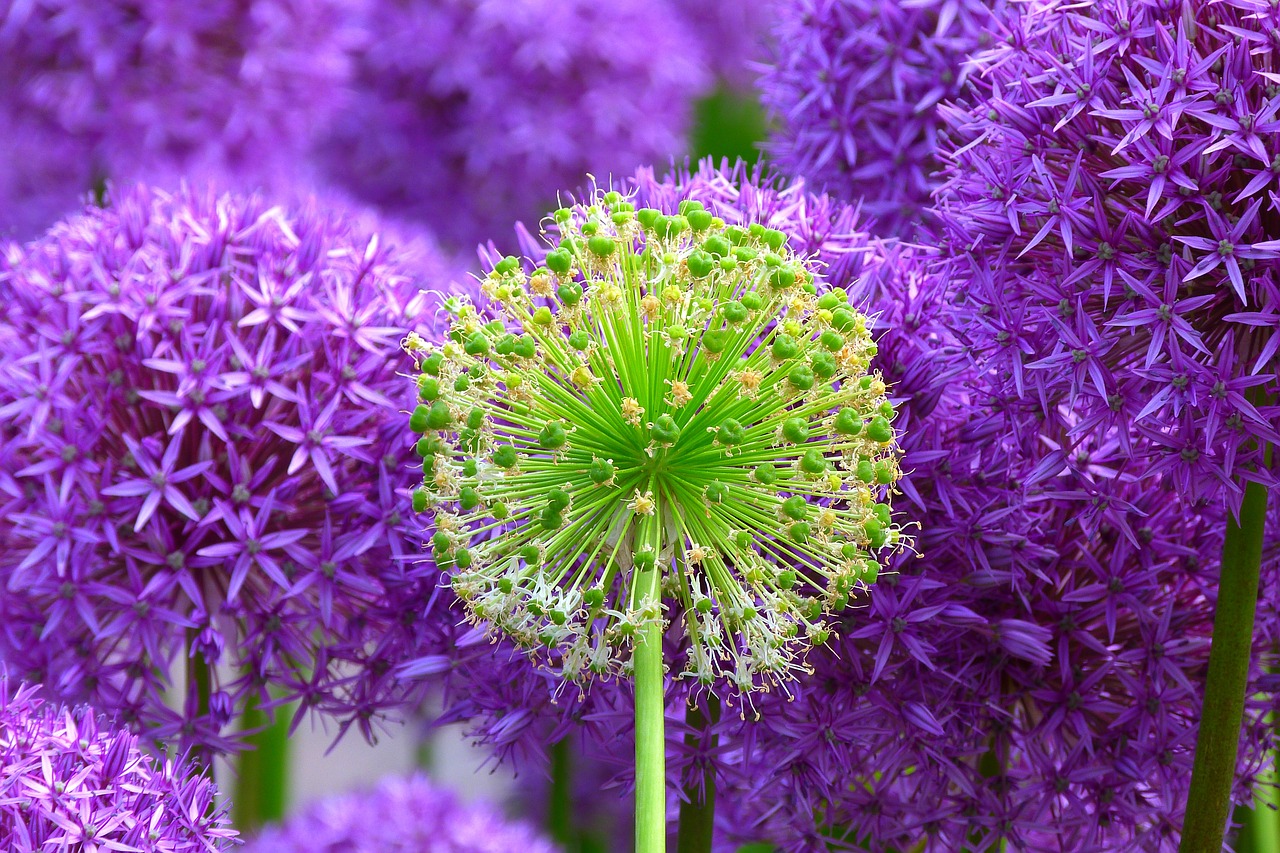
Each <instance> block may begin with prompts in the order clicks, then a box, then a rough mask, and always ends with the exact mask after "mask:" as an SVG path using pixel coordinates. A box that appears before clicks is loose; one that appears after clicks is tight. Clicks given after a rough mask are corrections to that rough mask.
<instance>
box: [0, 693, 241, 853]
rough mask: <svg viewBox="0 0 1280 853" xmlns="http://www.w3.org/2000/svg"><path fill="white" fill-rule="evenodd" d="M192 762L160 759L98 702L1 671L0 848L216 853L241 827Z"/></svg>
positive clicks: (15, 851)
mask: <svg viewBox="0 0 1280 853" xmlns="http://www.w3.org/2000/svg"><path fill="white" fill-rule="evenodd" d="M215 793H216V792H215V790H214V787H213V783H212V782H210V781H209V780H208V779H207V778H206V777H205V776H203V775H202V774H201V773H200V772H199V771H197V770H194V769H193V768H191V767H190V766H189V765H187V764H186V763H185V762H184V761H181V760H174V759H171V758H168V759H164V760H163V761H161V760H158V759H155V758H153V757H151V756H150V755H147V754H146V753H144V752H141V751H140V750H139V749H138V746H137V738H136V737H135V736H134V735H131V734H129V733H127V732H123V731H120V730H118V729H115V728H114V727H113V726H111V725H110V724H109V723H108V722H107V720H106V719H105V718H104V717H98V716H97V715H95V713H94V712H93V710H92V709H90V708H83V707H82V708H75V709H68V708H64V707H56V706H53V705H45V704H43V703H42V702H41V700H40V699H38V698H37V697H36V691H35V689H34V688H31V687H24V686H18V687H17V689H16V690H14V691H12V692H11V691H10V687H9V682H8V679H7V678H6V677H4V676H2V675H0V847H3V848H4V849H5V850H8V851H12V853H45V852H46V851H54V850H62V851H68V853H70V851H78V853H79V851H83V853H108V851H119V850H136V851H143V853H215V851H219V850H230V849H232V846H233V844H234V839H235V837H236V832H235V830H233V829H232V828H231V823H230V821H229V820H228V818H227V814H226V809H225V808H224V807H219V806H218V805H217V803H216V802H215V799H214V798H215Z"/></svg>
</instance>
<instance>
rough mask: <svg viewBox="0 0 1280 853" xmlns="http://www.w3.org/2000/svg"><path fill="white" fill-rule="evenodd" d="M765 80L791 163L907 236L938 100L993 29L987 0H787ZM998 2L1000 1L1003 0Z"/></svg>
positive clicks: (766, 97)
mask: <svg viewBox="0 0 1280 853" xmlns="http://www.w3.org/2000/svg"><path fill="white" fill-rule="evenodd" d="M776 5H777V9H776V10H775V12H774V22H773V40H772V51H773V56H772V59H771V61H770V62H769V63H767V64H766V65H765V66H764V67H763V73H762V75H761V77H760V81H759V88H760V91H761V98H762V101H763V103H764V105H765V107H766V108H768V110H769V111H770V112H771V113H772V114H773V116H774V117H775V119H777V121H778V129H777V131H776V132H775V134H774V136H773V138H772V139H771V140H770V142H769V143H768V145H767V149H766V150H767V151H768V153H769V154H770V155H771V156H772V158H773V160H774V162H775V163H776V164H777V165H778V166H779V167H780V168H781V169H782V170H783V171H784V172H786V173H788V174H791V175H803V176H804V177H805V178H807V179H808V180H810V181H811V182H813V184H814V185H815V186H818V187H822V188H825V189H826V190H827V191H828V192H830V193H832V194H833V195H835V196H838V197H840V198H843V199H845V200H846V201H857V200H861V201H862V205H863V211H864V212H865V213H867V214H869V215H870V216H871V217H873V218H874V220H875V221H874V225H873V229H874V230H875V231H876V232H877V233H880V234H884V235H886V236H888V235H900V236H904V237H910V236H912V235H913V234H914V233H915V230H916V227H917V226H918V225H919V224H920V222H921V221H922V219H923V213H922V211H923V210H924V209H925V208H926V207H927V206H928V203H929V196H930V193H931V191H932V190H933V188H934V187H935V186H936V184H937V182H936V180H935V179H934V177H933V173H934V172H935V171H936V170H937V168H938V162H937V157H936V151H935V149H936V147H937V143H938V128H939V125H940V121H939V119H938V116H937V109H938V105H939V104H940V103H942V102H943V101H946V100H948V99H951V98H954V97H956V95H958V94H959V93H960V92H961V91H962V90H963V86H964V81H965V77H966V70H965V69H966V66H965V62H966V59H967V57H968V54H969V53H970V52H971V51H974V50H976V49H978V48H979V47H981V46H983V45H984V44H986V43H988V42H989V41H990V38H991V34H992V32H993V25H992V15H991V12H990V7H992V6H993V3H992V2H989V0H925V2H913V0H784V2H781V3H778V4H776ZM995 5H1001V4H1000V2H999V0H997V3H996V4H995Z"/></svg>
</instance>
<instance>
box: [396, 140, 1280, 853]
mask: <svg viewBox="0 0 1280 853" xmlns="http://www.w3.org/2000/svg"><path fill="white" fill-rule="evenodd" d="M618 189H620V190H623V191H625V192H627V193H632V192H634V193H635V196H634V198H633V201H634V202H635V203H636V204H637V205H649V206H653V207H657V208H660V209H662V210H663V211H664V212H666V213H668V214H674V213H675V212H677V210H678V207H679V205H680V203H681V202H682V201H686V200H688V199H694V200H697V201H699V202H701V203H703V204H704V205H705V206H706V208H707V209H708V210H711V211H712V212H713V213H714V214H715V215H717V216H719V217H721V218H723V219H724V220H726V222H737V223H741V222H750V221H759V222H761V223H763V224H765V225H766V226H768V227H773V228H777V229H779V230H782V231H784V232H786V233H787V234H788V236H789V238H790V245H791V246H792V247H794V249H795V250H796V252H797V253H798V254H801V255H804V256H806V257H807V256H809V255H811V254H812V255H815V256H816V258H817V259H818V260H819V261H822V262H825V263H826V275H825V277H824V278H825V279H826V281H827V282H828V283H829V285H830V286H832V287H837V286H838V287H842V288H844V289H845V290H846V292H847V293H848V297H849V299H850V300H851V302H853V303H854V304H859V305H863V304H865V305H870V306H877V307H878V309H879V311H878V313H877V314H876V315H875V317H874V325H873V327H872V329H871V332H872V335H873V336H874V338H875V340H876V343H877V354H876V356H875V358H874V359H873V361H872V364H871V367H872V368H873V369H878V370H879V371H880V372H881V373H882V375H883V377H884V380H885V382H886V384H887V385H888V386H889V387H890V389H891V395H892V400H893V402H894V408H895V411H896V412H897V417H896V419H895V421H894V426H895V429H896V430H898V431H899V432H900V434H901V435H902V451H903V458H902V461H901V463H900V467H901V468H902V470H903V471H904V472H905V473H904V476H903V478H902V479H901V480H900V481H899V482H898V484H897V488H898V489H899V490H901V492H902V494H903V496H904V498H903V499H904V500H905V501H906V502H907V509H906V511H905V512H904V513H903V514H904V515H906V516H908V517H910V518H912V519H913V520H915V521H918V522H919V524H920V529H919V534H918V541H917V543H916V550H918V551H919V553H920V554H921V556H920V557H919V558H917V557H915V556H914V554H912V553H911V552H902V553H899V554H898V555H896V556H895V557H894V558H893V560H892V561H891V563H890V565H889V566H888V567H887V570H885V571H882V572H881V574H880V577H879V580H878V582H877V584H876V586H875V588H874V590H873V593H872V594H871V596H870V597H869V599H868V606H867V607H866V608H865V609H863V610H860V611H858V612H855V613H853V614H851V618H850V619H849V623H848V624H847V625H845V626H842V627H841V629H840V630H839V631H838V633H839V635H840V636H839V638H838V639H836V640H833V641H832V642H831V643H829V645H828V647H824V648H821V649H816V650H814V651H813V652H812V653H811V654H810V655H809V662H810V664H811V665H812V667H813V669H814V670H815V672H814V673H813V674H812V675H810V676H807V677H805V678H803V679H801V680H799V681H798V682H795V683H793V684H792V685H789V693H788V694H783V693H782V692H780V691H774V692H771V693H767V694H758V695H756V696H755V697H754V699H753V704H754V705H755V711H756V713H757V714H758V720H756V719H749V720H747V721H745V722H744V721H743V720H742V719H741V718H740V717H739V716H738V715H736V714H726V715H724V716H723V717H722V719H721V720H720V722H719V723H716V724H714V725H704V726H702V727H701V728H698V729H690V728H689V727H688V726H687V725H686V723H685V722H684V705H685V698H686V696H687V695H688V691H687V685H685V684H684V683H683V682H679V681H676V682H673V683H672V684H671V685H670V686H669V687H668V691H669V696H670V706H669V712H668V713H669V720H668V726H669V730H670V732H671V734H670V738H669V741H668V766H669V767H671V768H672V772H673V773H676V774H679V775H680V777H681V778H682V781H683V782H684V783H685V785H686V786H692V785H696V784H698V781H699V778H700V776H701V774H702V773H703V772H704V768H708V767H709V768H711V769H712V771H713V772H714V773H715V774H716V779H717V783H718V784H719V785H720V788H721V792H722V795H721V797H720V798H719V800H718V804H719V805H718V809H719V810H720V812H721V813H722V815H723V817H724V822H723V825H722V829H723V830H724V831H725V833H726V835H727V836H730V837H733V838H736V839H739V840H754V839H759V838H761V837H767V838H769V839H771V840H772V841H774V842H775V843H776V844H777V845H778V846H780V847H781V848H783V849H786V850H812V849H825V845H827V844H829V843H831V841H832V837H833V834H835V835H843V837H844V838H845V841H844V843H859V844H862V845H863V846H867V847H869V848H870V849H911V848H912V847H913V845H916V844H918V843H920V842H925V843H926V847H925V849H927V850H931V851H932V850H956V849H962V848H964V847H967V846H970V845H973V844H974V843H976V841H980V842H981V843H985V844H988V845H991V844H994V843H995V842H996V840H997V838H999V837H1001V836H1003V837H1004V838H1006V839H1008V841H1009V846H1010V847H1011V849H1057V848H1058V847H1062V848H1063V849H1071V850H1118V849H1139V848H1140V847H1141V849H1147V847H1153V848H1163V849H1168V848H1171V847H1172V846H1174V845H1175V844H1176V830H1177V827H1178V825H1179V823H1180V813H1179V810H1180V809H1181V807H1182V803H1183V802H1184V801H1185V794H1186V784H1187V779H1188V778H1189V775H1190V766H1191V760H1192V749H1193V746H1194V743H1195V732H1196V719H1197V715H1198V709H1199V707H1200V695H1199V691H1200V690H1201V689H1202V685H1203V678H1204V671H1205V665H1206V661H1207V655H1208V639H1209V636H1210V630H1211V625H1212V614H1213V605H1212V601H1213V598H1214V596H1215V594H1216V593H1215V589H1216V576H1217V571H1216V568H1215V567H1216V565H1217V560H1218V557H1217V555H1218V553H1219V552H1220V551H1221V538H1220V537H1221V531H1222V529H1223V519H1222V516H1221V514H1220V512H1219V511H1218V510H1216V509H1215V510H1212V511H1210V510H1209V509H1205V510H1203V511H1192V512H1188V510H1187V508H1186V506H1185V504H1184V503H1183V502H1182V501H1181V500H1180V499H1179V496H1178V494H1177V493H1176V491H1173V490H1171V489H1169V488H1166V487H1165V485H1164V484H1163V483H1157V484H1156V485H1157V486H1158V488H1151V487H1150V484H1145V483H1142V484H1139V483H1133V482H1127V483H1126V484H1125V485H1124V486H1123V487H1122V488H1120V489H1118V490H1117V491H1116V493H1115V495H1114V497H1112V498H1110V499H1103V498H1100V497H1099V496H1097V495H1096V494H1095V493H1093V492H1091V491H1090V490H1089V489H1088V488H1085V487H1083V486H1082V485H1081V479H1082V477H1083V476H1084V475H1089V476H1094V477H1098V478H1104V477H1107V476H1111V475H1112V474H1113V472H1112V471H1111V469H1109V468H1108V467H1107V466H1106V464H1105V463H1106V461H1107V459H1108V458H1109V457H1108V456H1107V451H1108V446H1107V443H1106V441H1105V440H1104V439H1099V440H1098V441H1097V442H1096V444H1090V445H1089V446H1087V447H1082V448H1080V452H1077V453H1072V454H1060V453H1059V452H1058V449H1057V448H1056V447H1054V446H1053V445H1051V444H1049V443H1047V442H1046V441H1045V438H1044V437H1045V436H1052V435H1056V434H1058V431H1059V430H1060V429H1061V426H1060V424H1058V422H1056V421H1055V422H1050V423H1048V424H1047V425H1045V426H1044V429H1043V430H1042V431H1041V432H1039V433H1036V432H1035V431H1034V430H1031V429H1029V428H1027V429H1025V430H1018V431H1015V430H1012V429H1010V425H1011V424H1018V423H1021V422H1022V421H1021V419H1023V418H1029V417H1032V415H1030V414H1029V413H1027V412H1026V410H1024V409H1021V408H1006V407H1004V406H1001V405H998V400H997V398H996V397H995V395H994V394H993V393H992V387H991V383H992V381H994V380H995V379H998V377H992V376H990V375H989V374H987V372H986V371H985V370H984V369H983V368H982V367H981V365H980V364H977V365H975V364H974V363H973V362H972V361H971V359H970V358H969V357H968V356H967V355H966V353H965V349H964V341H963V339H962V338H961V337H960V336H959V335H958V334H957V332H956V329H955V328H954V324H955V322H956V318H955V316H954V314H955V309H954V305H955V302H956V293H955V289H956V287H957V282H956V281H955V280H953V279H951V278H948V277H947V276H945V275H941V274H939V270H938V264H939V256H938V254H937V253H936V252H934V251H931V250H927V249H921V248H917V247H911V246H905V245H901V244H897V245H894V244H889V243H881V242H878V241H876V240H874V239H872V238H869V237H868V236H867V234H866V233H865V232H864V231H862V230H861V228H860V223H859V221H858V219H857V215H856V212H855V209H854V208H853V207H852V206H848V205H844V204H841V203H839V202H837V201H834V200H832V199H830V198H829V197H826V196H814V195H811V194H809V193H807V192H806V190H805V187H804V186H803V184H800V183H791V184H779V183H776V182H770V181H767V180H761V179H760V177H759V176H758V175H753V174H751V173H749V172H747V171H745V170H743V169H741V168H739V169H728V168H720V169H717V168H714V167H713V166H711V165H710V164H703V165H702V166H701V167H700V168H699V169H697V170H695V171H693V172H677V173H676V174H674V175H673V176H671V177H669V178H666V179H664V180H658V179H656V178H655V177H654V176H653V174H652V173H651V172H647V171H645V172H641V173H640V174H638V175H637V176H636V177H635V178H634V179H632V180H630V181H627V182H625V183H624V184H621V185H619V187H618ZM525 242H526V252H528V253H532V252H533V247H532V243H531V242H529V238H528V237H526V240H525ZM993 401H995V402H993ZM993 406H994V408H993ZM1042 423H1043V421H1042ZM1055 424H1058V425H1055ZM1022 432H1025V433H1026V434H1027V435H1028V437H1029V438H1028V443H1026V444H1024V443H1023V442H1022V441H1020V440H1018V439H1019V434H1020V433H1022ZM1085 451H1087V452H1085ZM1099 460H1100V461H1099ZM1273 515H1275V516H1276V522H1274V523H1280V512H1277V513H1273ZM1273 529H1280V528H1277V527H1273ZM1272 550H1273V551H1274V549H1272ZM1269 553H1270V554H1271V556H1270V557H1269V558H1268V563H1267V565H1266V566H1265V567H1264V584H1265V586H1264V590H1263V603H1262V606H1261V607H1260V610H1259V617H1258V619H1259V621H1258V636H1257V640H1256V644H1255V649H1256V651H1258V652H1259V653H1260V652H1262V651H1264V650H1266V649H1268V648H1274V643H1275V637H1276V636H1277V632H1278V630H1280V618H1278V616H1277V612H1276V609H1275V607H1274V606H1272V605H1270V604H1268V601H1274V600H1277V599H1274V598H1273V599H1268V598H1267V595H1268V590H1270V591H1274V590H1275V589H1276V584H1280V560H1277V559H1276V555H1275V554H1274V553H1273V552H1269ZM435 624H436V625H437V628H436V630H437V631H439V633H440V639H439V640H438V641H437V645H436V646H435V648H438V649H441V650H442V651H439V652H437V653H436V655H435V656H433V657H428V658H424V659H423V661H421V662H420V665H421V666H423V667H425V666H427V665H429V664H434V665H435V666H436V670H435V671H437V672H439V673H440V676H441V679H442V680H443V683H444V685H445V688H446V690H447V693H448V694H449V698H448V701H447V703H446V706H447V708H448V712H447V713H448V716H447V717H446V719H449V720H467V721H469V722H470V724H471V726H472V729H473V731H474V732H475V733H476V734H477V736H478V737H480V738H481V739H482V740H483V741H484V742H485V743H486V744H487V745H488V746H489V747H490V748H492V749H493V750H495V751H496V752H498V753H499V754H501V755H513V756H516V757H519V758H523V759H530V760H536V758H537V755H538V753H539V751H540V750H541V749H544V748H545V746H544V744H545V743H546V742H548V741H554V740H557V739H559V738H561V737H564V736H566V735H567V734H569V733H575V734H577V735H578V737H580V738H581V739H582V742H584V743H585V747H584V749H585V752H586V753H587V757H585V758H584V761H585V760H590V759H591V758H594V759H596V760H599V761H603V762H605V763H606V765H610V764H611V765H612V767H613V772H616V773H617V776H618V779H617V781H619V782H625V781H626V779H627V778H628V773H629V771H628V770H626V769H625V768H621V765H620V764H619V763H618V762H610V756H613V755H617V754H622V755H625V754H626V752H627V751H626V749H625V747H619V740H620V739H627V738H629V737H630V736H631V735H630V729H629V726H630V725H631V723H630V719H631V718H630V714H631V709H630V696H629V694H628V693H627V688H626V686H625V685H617V684H615V683H612V682H600V683H597V684H594V685H592V687H591V689H590V691H589V692H588V693H587V695H586V696H585V697H582V696H572V695H567V694H559V693H558V692H557V690H556V686H557V685H556V683H555V680H554V678H552V677H550V676H549V675H547V674H545V673H540V672H539V671H537V670H536V669H533V668H532V667H531V666H530V665H529V664H528V663H527V661H525V660H524V659H523V658H522V657H521V656H520V655H518V654H516V653H515V651H514V650H513V649H512V647H511V646H510V645H508V644H500V645H499V646H497V647H496V648H495V647H490V646H489V645H487V644H486V643H484V641H483V639H484V638H483V634H482V632H480V631H477V630H472V631H465V630H457V631H454V632H453V633H452V634H449V633H448V632H447V630H446V628H445V627H444V626H442V625H441V623H440V620H439V619H436V620H435ZM671 640H672V638H671V637H670V636H669V637H668V642H669V643H671ZM670 648H671V647H670V646H669V649H670ZM672 653H673V652H671V651H669V653H668V654H669V655H670V654H672ZM444 658H448V659H449V663H448V664H447V665H446V664H444V663H443V662H442V661H443V659H444ZM1258 659H1259V661H1264V660H1265V659H1264V658H1263V657H1262V655H1261V654H1259V655H1258ZM1265 678H1266V676H1265V675H1263V674H1262V673H1261V669H1260V671H1259V672H1258V673H1256V675H1255V680H1254V682H1253V685H1254V686H1253V687H1251V695H1255V696H1257V697H1258V700H1257V701H1256V702H1255V703H1254V704H1253V705H1252V707H1251V711H1250V714H1249V730H1248V732H1247V734H1246V736H1245V739H1244V741H1243V743H1242V752H1241V758H1240V770H1239V779H1240V784H1239V785H1238V787H1237V790H1236V792H1235V795H1236V797H1237V801H1246V800H1247V799H1248V797H1249V790H1248V789H1249V787H1250V786H1251V785H1252V784H1254V780H1255V779H1256V778H1257V770H1258V768H1259V766H1261V765H1262V764H1263V763H1264V751H1265V748H1266V746H1267V745H1268V744H1269V743H1272V742H1273V741H1274V737H1275V735H1274V730H1273V729H1268V728H1267V727H1266V726H1265V724H1264V723H1263V722H1262V712H1263V711H1264V710H1266V709H1267V708H1268V707H1274V704H1275V702H1276V698H1275V686H1274V684H1272V686H1269V687H1268V686H1267V685H1268V684H1269V682H1266V681H1265ZM1268 690H1269V691H1271V692H1270V693H1267V692H1266V691H1268ZM753 717H754V715H753ZM711 735H715V736H716V737H718V745H716V746H714V747H709V746H707V744H709V743H711V741H710V736H711ZM575 742H577V741H575ZM620 768H621V772H618V771H619V769H620ZM582 772H583V774H584V775H588V774H591V773H595V772H597V771H594V770H590V769H584V770H583V771H582ZM593 778H594V777H593ZM850 780H857V784H850ZM729 792H732V793H729ZM602 796H606V797H608V798H609V799H612V797H611V796H609V795H608V793H607V792H606V793H605V794H603V795H602ZM673 813H674V812H673ZM1047 826H1052V827H1054V828H1055V829H1054V832H1056V833H1058V834H1057V835H1056V836H1054V837H1052V838H1051V837H1049V835H1047V834H1046V830H1045V827H1047Z"/></svg>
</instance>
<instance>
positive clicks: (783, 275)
mask: <svg viewBox="0 0 1280 853" xmlns="http://www.w3.org/2000/svg"><path fill="white" fill-rule="evenodd" d="M795 283H796V271H795V270H793V269H791V268H789V267H778V268H777V269H775V270H774V271H773V272H771V273H770V274H769V284H770V285H772V286H773V289H774V290H786V289H787V288H788V287H791V286H792V285H793V284H795Z"/></svg>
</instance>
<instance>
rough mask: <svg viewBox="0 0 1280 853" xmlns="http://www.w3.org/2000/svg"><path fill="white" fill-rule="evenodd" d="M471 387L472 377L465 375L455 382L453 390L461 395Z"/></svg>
mask: <svg viewBox="0 0 1280 853" xmlns="http://www.w3.org/2000/svg"><path fill="white" fill-rule="evenodd" d="M470 387H471V377H470V376H468V375H467V374H465V373H464V374H462V375H461V376H459V377H458V378H457V379H455V380H453V390H454V391H456V392H458V393H459V394H462V393H465V392H466V390H467V389H468V388H470Z"/></svg>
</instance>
